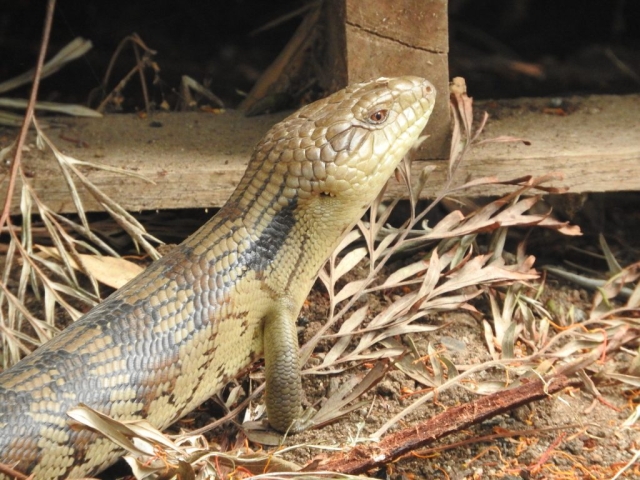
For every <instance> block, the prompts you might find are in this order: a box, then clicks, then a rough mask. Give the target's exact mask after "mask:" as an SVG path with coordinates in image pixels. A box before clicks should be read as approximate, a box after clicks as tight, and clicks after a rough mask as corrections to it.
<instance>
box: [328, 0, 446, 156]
mask: <svg viewBox="0 0 640 480" xmlns="http://www.w3.org/2000/svg"><path fill="white" fill-rule="evenodd" d="M323 8H324V11H323V12H322V16H321V24H322V25H323V27H324V32H322V33H320V36H321V37H323V39H324V44H325V46H326V48H325V50H324V56H323V60H324V62H323V63H324V68H323V71H324V72H326V75H323V78H319V81H320V85H321V86H322V87H323V88H326V89H328V90H331V91H334V90H337V89H339V88H342V87H344V86H345V85H346V84H347V83H351V82H358V81H364V80H370V79H372V78H377V77H381V76H384V77H395V76H399V75H419V76H422V77H425V78H428V79H429V80H430V81H431V82H432V83H433V84H434V85H435V87H436V89H437V90H438V94H439V95H438V98H437V101H436V107H435V109H434V112H433V116H432V118H431V120H430V121H429V127H428V133H429V135H430V140H429V142H427V144H426V146H425V149H423V150H421V151H420V156H421V157H423V158H446V157H447V156H448V154H449V130H450V124H449V64H448V56H447V54H448V51H449V37H448V20H447V1H446V0H327V1H326V2H325V4H324V7H323Z"/></svg>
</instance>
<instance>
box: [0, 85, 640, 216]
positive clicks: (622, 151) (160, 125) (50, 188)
mask: <svg viewBox="0 0 640 480" xmlns="http://www.w3.org/2000/svg"><path fill="white" fill-rule="evenodd" d="M567 100H568V103H569V104H570V105H571V106H572V111H571V113H569V114H567V115H566V116H558V115H550V114H547V113H545V107H546V106H547V105H548V100H547V99H517V100H508V101H502V100H501V101H498V102H484V103H483V104H479V105H476V111H481V110H482V109H483V108H485V109H488V110H489V112H490V113H491V115H492V116H491V117H490V119H489V122H488V124H487V126H486V128H485V133H484V134H483V137H482V138H492V137H497V136H500V135H511V136H516V137H525V138H527V139H529V140H530V141H531V142H532V143H531V145H530V146H527V145H522V144H515V143H493V144H492V143H489V144H485V145H482V146H479V147H476V148H475V149H473V150H472V152H471V154H470V155H469V156H468V158H466V159H465V161H464V163H463V165H462V166H461V168H460V170H459V171H458V176H457V177H456V179H455V183H456V184H461V183H463V182H464V181H466V180H469V179H471V178H477V177H481V176H490V175H497V176H498V177H500V178H502V179H505V180H507V179H511V178H515V177H519V176H522V175H527V174H533V175H542V174H546V173H549V172H551V171H563V172H564V175H565V178H564V180H563V181H562V182H556V184H557V185H566V186H568V187H570V189H571V191H572V192H576V193H577V192H590V191H591V192H593V191H614V190H640V122H638V118H637V112H638V111H640V95H627V96H592V97H586V98H582V97H574V98H569V99H567ZM283 117H284V114H279V115H270V116H263V117H252V118H245V117H244V116H242V115H241V114H239V113H238V112H234V111H227V112H225V113H222V114H219V115H212V114H204V113H160V114H156V115H155V116H154V117H153V119H152V121H151V120H149V119H146V120H144V119H140V118H138V117H137V116H135V115H113V116H107V117H105V118H102V119H64V120H60V121H59V125H60V124H61V123H62V122H64V125H63V126H58V127H55V128H53V127H52V128H50V129H48V130H47V134H48V136H49V137H50V138H51V139H52V140H53V141H54V142H55V144H56V145H57V146H58V148H59V149H61V150H62V151H63V152H64V153H66V154H67V155H70V156H72V157H75V158H78V159H80V160H85V161H89V162H95V163H103V164H106V165H109V166H113V167H119V168H123V169H127V170H130V171H134V172H136V173H139V174H142V175H144V176H145V177H146V178H148V179H149V180H152V181H153V182H155V184H151V183H145V182H143V181H141V180H139V179H137V178H132V177H127V176H122V175H119V174H116V173H113V172H108V171H103V170H96V169H90V168H87V167H81V170H82V171H83V172H84V173H85V174H86V176H87V177H88V178H89V179H90V180H91V181H92V182H94V183H95V184H96V185H97V186H98V187H100V188H102V189H103V191H104V192H105V193H106V194H108V195H109V196H111V197H112V198H113V199H114V200H116V201H118V202H120V204H122V205H123V206H124V207H125V208H127V209H129V210H132V211H138V210H156V209H169V208H207V207H218V206H221V205H222V204H223V203H224V202H225V201H226V199H227V198H228V196H229V195H230V194H231V192H232V191H233V189H234V188H235V186H236V185H237V183H238V181H239V180H240V177H241V176H242V173H243V171H244V169H245V167H246V165H247V162H248V159H249V156H250V154H251V151H252V149H253V146H254V145H255V144H256V143H257V142H258V140H259V139H260V138H261V137H262V135H263V134H264V133H265V132H266V131H267V129H268V128H269V127H270V126H271V125H272V124H274V123H276V122H277V121H279V120H280V119H282V118H283ZM430 129H431V124H429V126H428V127H427V130H426V133H429V132H430ZM4 138H5V139H6V142H7V143H8V142H9V141H10V139H9V138H8V137H4ZM71 140H77V141H78V142H76V143H74V142H72V141H71ZM427 142H429V140H427ZM5 146H7V145H6V144H0V149H2V148H3V147H5ZM417 156H418V161H416V162H414V167H413V168H414V170H415V171H420V170H421V169H422V168H423V167H424V166H425V165H427V164H431V165H435V167H436V169H435V171H434V172H433V174H432V175H431V177H430V179H429V182H428V184H427V187H426V188H425V190H424V192H423V193H424V195H425V196H428V197H433V196H434V195H436V194H437V193H438V191H439V189H440V188H441V186H442V185H443V184H444V182H445V180H446V171H447V165H446V162H445V161H441V160H435V161H434V160H429V161H425V160H420V158H421V157H423V155H422V154H421V151H419V152H418V155H417ZM23 161H24V166H25V169H26V172H27V174H28V176H29V182H30V183H31V184H32V186H33V187H34V188H35V190H36V191H37V193H38V195H39V196H40V199H41V200H42V201H43V202H45V203H46V204H48V205H49V206H50V207H51V208H52V209H54V210H55V211H58V212H73V211H74V208H73V203H72V201H71V197H70V195H69V192H68V189H67V186H66V184H65V182H64V180H63V178H62V176H61V174H60V171H59V168H58V166H57V164H56V162H55V160H54V158H53V156H52V154H51V153H50V152H41V151H39V150H37V149H36V147H35V141H34V138H33V137H32V138H31V142H30V144H29V151H28V152H25V156H24V160H23ZM2 169H3V172H2V174H3V183H2V185H1V186H0V201H2V202H4V196H3V195H4V192H6V185H7V173H8V168H7V166H6V165H3V166H2ZM20 191H21V189H20V184H18V186H17V188H16V194H15V197H14V199H13V208H12V212H13V213H19V212H20V210H19V206H20ZM80 193H81V198H82V200H83V203H84V205H85V209H86V210H87V211H95V210H100V207H99V205H98V203H97V202H96V201H95V200H94V199H93V198H92V197H91V195H90V194H89V193H88V192H87V190H86V189H84V188H80ZM473 193H474V194H476V195H495V194H499V193H501V191H500V189H499V188H498V187H483V188H479V189H477V190H475V191H474V192H473ZM388 195H390V196H396V195H406V191H405V190H404V187H403V186H401V185H397V184H394V185H392V186H391V188H390V189H389V190H388Z"/></svg>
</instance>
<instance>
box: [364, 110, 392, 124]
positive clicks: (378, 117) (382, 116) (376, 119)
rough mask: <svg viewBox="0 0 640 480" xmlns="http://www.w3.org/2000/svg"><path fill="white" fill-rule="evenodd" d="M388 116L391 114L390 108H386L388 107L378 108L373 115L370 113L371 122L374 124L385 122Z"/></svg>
mask: <svg viewBox="0 0 640 480" xmlns="http://www.w3.org/2000/svg"><path fill="white" fill-rule="evenodd" d="M388 116H389V110H386V109H382V110H376V111H375V112H373V113H372V114H371V115H369V122H370V123H373V124H374V125H378V124H380V123H382V122H384V121H385V120H386V119H387V117H388Z"/></svg>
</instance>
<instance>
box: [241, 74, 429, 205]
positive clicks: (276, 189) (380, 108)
mask: <svg viewBox="0 0 640 480" xmlns="http://www.w3.org/2000/svg"><path fill="white" fill-rule="evenodd" d="M435 94H436V92H435V88H434V87H433V85H431V83H429V82H428V81H427V80H424V79H422V78H419V77H408V76H407V77H399V78H380V79H378V80H374V81H371V82H366V83H359V84H354V85H351V86H349V87H347V88H345V89H343V90H340V91H338V92H336V93H334V94H333V95H330V96H329V97H327V98H324V99H322V100H318V101H316V102H314V103H311V104H309V105H307V106H305V107H303V108H301V109H300V110H298V111H297V112H296V113H294V114H293V115H291V116H289V117H287V118H286V119H284V120H283V121H282V122H280V123H278V124H277V125H275V126H274V127H273V128H272V129H271V130H270V131H269V132H268V133H267V135H266V136H265V137H264V138H263V139H262V141H261V142H260V143H259V144H258V145H257V147H256V151H255V153H254V158H253V159H252V162H251V164H250V165H249V170H248V174H249V172H251V170H253V173H252V174H251V176H253V179H252V181H251V183H252V184H253V187H254V189H255V190H257V189H258V188H264V189H266V190H269V194H270V195H271V196H275V197H277V203H278V204H279V205H280V206H281V207H286V206H287V205H290V203H291V201H292V200H294V199H295V201H296V202H297V203H299V204H300V203H305V201H313V199H315V198H323V197H331V198H341V197H342V198H344V199H345V201H347V202H354V201H356V202H357V203H358V204H361V203H366V204H368V203H370V202H371V201H372V200H373V198H375V196H376V195H377V194H378V193H379V191H380V189H381V188H382V187H383V186H384V184H385V183H386V181H387V179H388V178H389V177H390V176H391V175H392V174H393V171H394V170H395V168H396V166H397V165H398V163H399V162H400V160H402V158H403V157H404V156H405V155H406V153H407V152H408V151H409V150H410V149H411V147H412V146H413V145H414V144H415V142H416V140H417V139H418V137H419V135H420V134H421V132H422V130H423V129H424V127H425V125H426V123H427V120H428V119H429V115H430V114H431V111H432V110H433V106H434V101H435ZM252 164H255V165H252ZM258 164H259V165H258ZM252 167H253V168H252ZM265 182H266V183H267V185H266V186H265ZM354 199H355V200H354ZM359 199H361V201H358V200H359Z"/></svg>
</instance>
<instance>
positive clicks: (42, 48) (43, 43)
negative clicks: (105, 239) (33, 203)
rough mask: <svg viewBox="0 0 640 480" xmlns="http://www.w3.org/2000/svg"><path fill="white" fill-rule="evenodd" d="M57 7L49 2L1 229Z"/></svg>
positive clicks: (18, 165) (14, 183) (19, 135)
mask: <svg viewBox="0 0 640 480" xmlns="http://www.w3.org/2000/svg"><path fill="white" fill-rule="evenodd" d="M55 7H56V0H48V2H47V12H46V16H45V20H44V28H43V31H42V41H41V42H40V52H39V53H38V62H37V63H36V69H35V72H34V75H33V85H32V86H31V94H30V95H29V103H28V104H27V110H26V112H25V114H24V121H23V122H22V127H21V128H20V133H19V134H18V141H17V142H16V146H15V148H16V151H15V154H14V155H13V159H12V161H11V167H10V174H9V185H8V187H7V196H6V198H5V202H4V208H3V210H2V216H0V228H2V227H4V225H5V223H6V221H7V218H9V214H10V212H11V201H12V199H13V191H14V190H15V185H16V177H17V175H18V169H19V168H20V162H21V160H22V148H23V147H24V142H25V140H26V138H27V133H28V132H29V125H30V124H31V119H32V118H33V111H34V109H35V105H36V99H37V98H38V88H39V87H40V76H41V75H42V66H43V65H44V58H45V57H46V55H47V46H48V45H49V36H50V35H51V25H52V23H53V12H54V10H55Z"/></svg>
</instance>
